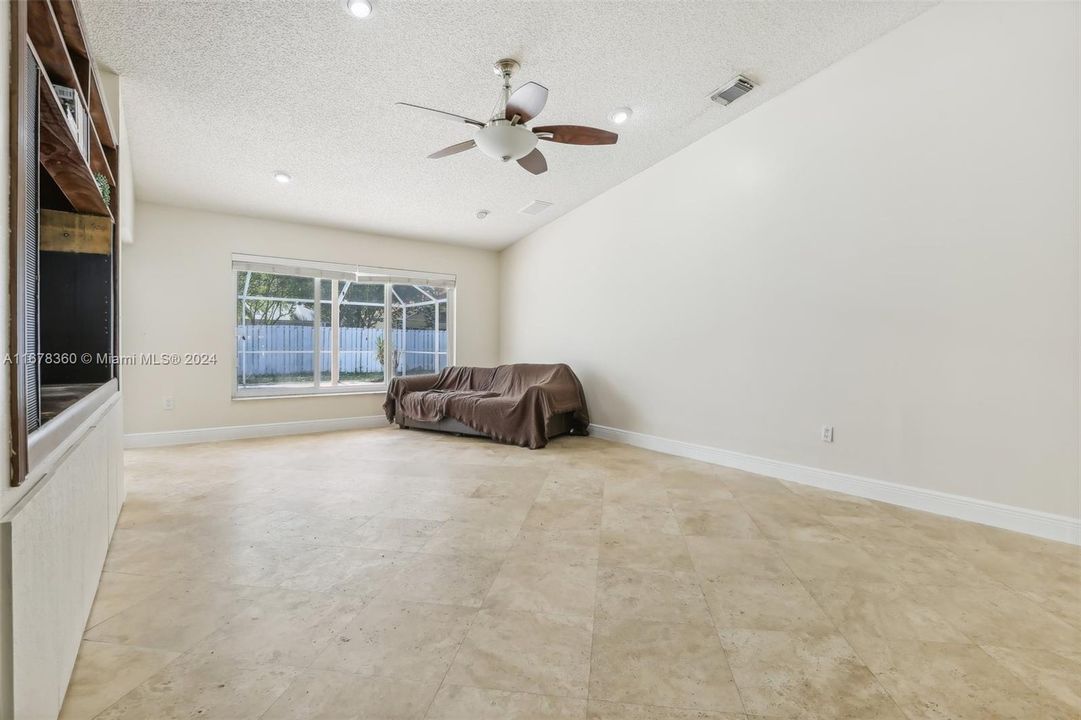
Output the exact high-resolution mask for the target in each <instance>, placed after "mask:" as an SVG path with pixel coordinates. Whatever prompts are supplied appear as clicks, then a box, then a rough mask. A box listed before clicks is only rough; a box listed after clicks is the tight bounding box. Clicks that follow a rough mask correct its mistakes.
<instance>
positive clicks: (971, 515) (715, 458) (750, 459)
mask: <svg viewBox="0 0 1081 720" xmlns="http://www.w3.org/2000/svg"><path fill="white" fill-rule="evenodd" d="M589 434H590V435H592V436H594V437H598V438H603V439H605V440H612V441H614V442H619V443H625V444H627V445H634V446H635V447H640V448H645V449H647V450H656V451H657V452H662V453H666V454H668V455H678V456H679V457H685V458H690V459H692V460H700V461H702V462H707V463H712V464H714V465H724V466H726V467H731V468H736V469H738V470H745V471H747V472H752V473H756V474H758V475H768V476H769V477H775V478H779V479H781V480H788V481H790V482H795V483H800V484H803V485H812V486H814V487H818V488H823V489H825V490H834V491H836V492H842V493H847V494H849V495H856V496H858V497H862V498H867V499H869V500H879V501H881V502H885V503H890V504H891V505H900V506H902V507H907V508H912V509H914V510H923V511H925V512H930V513H935V514H937V515H946V516H948V517H953V518H958V519H960V520H969V521H971V522H977V523H981V524H983V525H991V526H993V527H998V528H1004V529H1006V530H1013V531H1015V532H1020V533H1025V534H1028V535H1035V536H1036V537H1041V538H1046V539H1048V540H1057V541H1059V542H1067V543H1072V544H1074V545H1081V520H1078V519H1075V518H1071V517H1067V516H1065V515H1055V514H1052V513H1046V512H1041V511H1039V510H1029V509H1027V508H1021V507H1015V506H1012V505H1003V504H1001V503H995V502H990V501H988V500H979V499H977V498H971V497H965V496H963V495H953V494H950V493H944V492H938V491H936V490H926V489H924V488H918V487H912V486H910V485H901V484H899V483H892V482H887V481H885V480H872V479H871V478H865V477H860V476H858V475H848V474H846V473H840V472H834V471H832V470H822V469H820V468H814V467H808V466H806V465H797V464H795V463H790V462H783V461H781V460H770V459H769V458H762V457H757V456H755V455H746V454H744V453H739V452H733V451H731V450H722V449H720V448H714V447H709V446H706V445H695V444H693V443H687V442H682V441H680V440H670V439H668V438H662V437H657V436H656V435H645V434H643V433H637V432H631V431H630V430H621V429H619V428H613V427H607V426H604V425H590V426H589Z"/></svg>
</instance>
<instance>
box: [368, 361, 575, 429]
mask: <svg viewBox="0 0 1081 720" xmlns="http://www.w3.org/2000/svg"><path fill="white" fill-rule="evenodd" d="M383 410H384V411H385V412H386V416H387V422H395V423H398V425H399V426H401V427H422V428H429V429H434V430H450V431H452V432H469V431H473V433H474V434H478V435H486V436H488V437H490V438H492V439H494V440H499V441H501V442H506V443H513V444H515V445H521V446H523V447H529V448H541V447H544V446H545V445H547V444H548V439H549V438H551V437H554V436H556V435H560V434H563V433H565V432H569V433H573V434H575V435H586V434H587V432H588V428H589V412H588V410H587V409H586V398H585V394H584V393H583V392H582V384H581V383H580V382H579V381H578V377H577V376H576V375H575V374H574V371H573V370H571V369H570V367H568V366H567V365H563V364H558V365H533V364H517V365H500V366H498V367H494V368H484V367H449V368H446V369H444V370H443V371H442V372H440V373H439V374H437V375H414V376H412V377H396V378H394V379H393V380H391V382H390V387H389V388H387V399H386V402H384V403H383Z"/></svg>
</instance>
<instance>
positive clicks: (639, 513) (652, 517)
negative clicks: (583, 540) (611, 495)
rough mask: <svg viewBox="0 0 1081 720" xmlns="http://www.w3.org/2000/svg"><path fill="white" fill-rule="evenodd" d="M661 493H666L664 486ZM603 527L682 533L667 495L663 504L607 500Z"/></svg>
mask: <svg viewBox="0 0 1081 720" xmlns="http://www.w3.org/2000/svg"><path fill="white" fill-rule="evenodd" d="M661 493H662V494H664V489H663V488H661ZM601 529H602V530H604V531H606V532H623V533H635V532H645V533H666V534H668V535H679V534H680V529H679V522H678V520H677V519H676V514H675V513H674V512H672V508H670V507H669V506H668V503H667V497H666V498H665V502H664V503H663V504H656V505H642V504H632V503H616V502H607V501H605V504H604V510H603V512H602V513H601Z"/></svg>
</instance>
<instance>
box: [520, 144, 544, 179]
mask: <svg viewBox="0 0 1081 720" xmlns="http://www.w3.org/2000/svg"><path fill="white" fill-rule="evenodd" d="M518 164H519V165H521V166H522V167H524V168H525V169H526V170H528V171H529V172H531V173H533V174H534V175H540V174H541V173H544V172H548V161H547V160H545V159H544V153H542V152H541V151H540V150H538V149H537V148H533V152H531V153H529V154H528V155H526V156H525V157H523V158H518Z"/></svg>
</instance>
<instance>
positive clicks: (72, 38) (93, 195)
mask: <svg viewBox="0 0 1081 720" xmlns="http://www.w3.org/2000/svg"><path fill="white" fill-rule="evenodd" d="M27 37H28V40H29V43H30V50H31V52H32V53H34V55H35V57H36V58H37V60H38V64H39V65H40V66H41V67H42V69H43V70H44V73H43V75H42V83H41V90H40V111H41V114H40V124H41V127H40V135H41V164H42V166H44V167H45V169H46V170H47V171H48V173H49V175H50V176H51V177H52V179H53V181H54V182H55V183H56V184H57V186H58V187H59V188H60V190H61V192H63V193H64V196H65V197H66V198H67V199H68V202H70V203H71V206H72V207H73V208H74V209H75V211H76V212H81V213H86V214H90V215H100V216H104V217H109V218H112V217H113V213H112V209H111V208H110V207H108V206H107V205H106V204H105V202H104V200H102V198H101V193H100V192H99V191H98V188H97V182H96V181H95V179H94V173H100V174H102V175H104V176H105V178H106V179H107V180H108V181H109V185H110V186H111V187H113V188H116V175H117V172H116V168H115V167H114V165H115V163H116V157H117V155H116V142H115V139H114V138H115V134H114V133H113V130H112V121H111V118H110V117H109V111H108V107H107V106H106V105H105V101H104V97H103V94H102V92H101V87H100V79H99V78H98V75H97V70H96V69H95V68H94V63H92V62H91V61H90V59H89V57H87V55H86V41H85V40H84V39H83V36H82V23H81V21H80V19H79V15H78V8H77V7H76V6H75V5H74V4H73V3H71V2H69V1H67V0H60V1H59V2H56V1H55V0H54V1H50V0H34V1H32V2H30V3H28V5H27ZM56 83H60V84H63V85H64V86H66V87H70V88H73V89H74V90H75V93H76V96H77V97H78V100H79V103H80V104H81V105H82V107H83V109H84V110H85V111H86V112H87V114H88V116H89V118H90V121H91V122H90V152H89V160H87V159H84V158H83V156H82V153H80V151H79V146H78V143H77V142H76V139H75V135H74V133H73V131H72V129H71V126H70V125H69V124H68V122H67V120H66V119H65V117H64V112H63V110H62V109H61V104H60V99H59V97H58V96H57V93H56V89H55V84H56ZM103 138H104V139H103ZM106 148H108V150H109V151H107V150H106ZM114 194H115V193H114Z"/></svg>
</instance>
